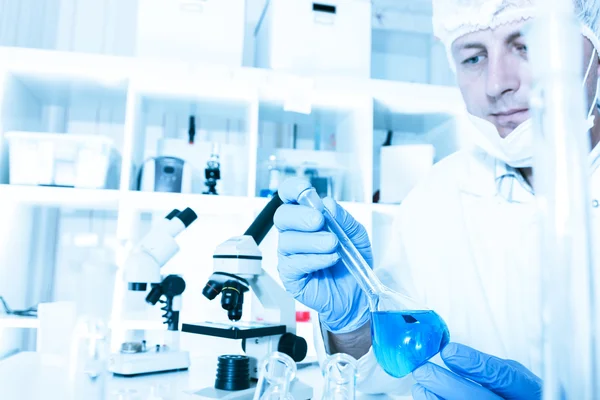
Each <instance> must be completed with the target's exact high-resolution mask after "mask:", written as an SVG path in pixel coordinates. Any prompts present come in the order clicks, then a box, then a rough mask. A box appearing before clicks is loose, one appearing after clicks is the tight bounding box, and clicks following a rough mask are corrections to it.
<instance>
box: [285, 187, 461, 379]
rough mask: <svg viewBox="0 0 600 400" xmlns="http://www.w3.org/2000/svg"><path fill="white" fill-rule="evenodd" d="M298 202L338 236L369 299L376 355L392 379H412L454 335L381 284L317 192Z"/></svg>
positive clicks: (344, 259)
mask: <svg viewBox="0 0 600 400" xmlns="http://www.w3.org/2000/svg"><path fill="white" fill-rule="evenodd" d="M297 202H298V204H302V205H305V206H309V207H312V208H314V209H315V210H317V211H319V212H321V213H323V216H324V217H325V223H326V227H327V229H328V230H329V231H330V232H332V233H333V234H335V235H336V236H337V238H338V240H339V243H340V245H339V246H338V252H339V254H340V257H341V260H342V262H343V263H344V265H345V266H346V268H347V269H348V271H349V272H350V273H351V274H352V276H353V277H354V278H355V279H356V281H357V282H358V285H359V286H360V288H361V289H362V290H363V291H364V292H365V294H366V295H367V298H368V302H369V309H370V311H371V336H372V342H373V351H374V352H375V357H376V358H377V362H378V363H379V365H381V367H382V368H383V369H384V370H385V371H386V372H387V373H388V374H389V375H391V376H394V377H397V378H401V377H403V376H406V375H408V374H409V373H411V372H412V371H414V370H415V369H416V368H418V367H419V366H421V365H422V364H424V363H425V362H426V361H427V360H429V359H430V358H431V357H433V356H434V355H436V354H437V353H438V352H440V351H441V350H442V349H443V348H444V347H445V346H446V344H448V342H449V341H450V334H449V332H448V327H447V326H446V323H445V322H444V321H443V320H442V318H441V317H440V316H439V315H438V314H436V313H435V312H434V311H430V310H427V309H426V308H424V307H422V306H421V305H419V304H418V303H417V302H415V301H414V300H413V299H411V298H409V297H407V296H404V295H402V294H400V293H396V292H394V291H392V290H390V289H388V288H387V287H385V286H384V285H383V284H382V283H381V281H380V280H379V278H377V276H376V275H375V273H374V272H373V270H372V269H371V267H370V266H369V264H368V263H367V262H366V261H365V259H364V258H363V257H362V255H361V254H360V252H359V251H358V250H357V249H356V247H355V246H354V244H352V241H351V240H350V239H349V238H348V236H347V235H346V233H345V232H344V230H343V229H342V227H341V226H340V225H339V224H338V222H337V221H336V220H335V217H334V216H333V215H332V214H331V212H330V211H329V210H328V209H327V208H326V207H325V206H324V204H323V202H322V201H321V199H320V198H319V195H318V194H317V192H316V191H315V189H314V188H309V189H306V190H305V191H303V192H302V193H300V195H299V196H298V199H297Z"/></svg>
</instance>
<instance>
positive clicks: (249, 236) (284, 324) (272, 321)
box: [181, 192, 313, 400]
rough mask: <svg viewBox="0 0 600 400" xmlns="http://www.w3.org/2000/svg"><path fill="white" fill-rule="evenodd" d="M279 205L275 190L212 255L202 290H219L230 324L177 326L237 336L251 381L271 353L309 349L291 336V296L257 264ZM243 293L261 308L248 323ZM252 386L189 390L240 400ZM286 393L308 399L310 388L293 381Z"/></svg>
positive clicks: (209, 293)
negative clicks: (244, 318)
mask: <svg viewBox="0 0 600 400" xmlns="http://www.w3.org/2000/svg"><path fill="white" fill-rule="evenodd" d="M281 204H282V201H281V199H280V198H279V195H278V194H277V192H275V194H274V195H273V197H272V199H271V200H270V201H269V203H268V204H267V205H266V206H265V208H264V209H263V210H262V211H261V212H260V214H259V215H258V216H257V217H256V219H255V220H254V222H253V223H252V224H251V225H250V227H249V228H248V229H247V230H246V232H245V233H244V235H243V236H237V237H233V238H231V239H229V240H227V241H225V242H224V243H222V244H221V245H219V246H218V247H217V248H216V250H215V252H214V254H213V267H214V268H213V274H212V275H211V276H210V278H209V280H208V283H207V284H206V286H205V287H204V289H203V291H202V293H203V295H204V296H205V297H206V298H207V299H209V300H214V299H215V298H216V297H217V296H218V295H219V294H221V306H222V308H223V309H224V310H225V311H226V312H227V316H228V318H229V320H230V321H231V322H232V323H231V324H219V323H213V322H204V323H197V324H192V323H189V324H188V323H184V324H182V327H181V331H182V332H187V333H193V334H199V335H208V336H214V337H221V338H227V339H238V340H241V341H242V349H243V351H244V353H245V354H246V356H248V357H249V378H251V379H252V380H257V379H258V374H259V370H258V369H259V366H260V362H261V361H262V360H263V359H265V358H266V357H267V356H269V355H270V354H271V353H273V352H275V351H278V352H281V353H285V354H287V355H289V356H290V357H291V358H292V359H293V360H294V361H295V362H300V361H302V360H303V359H304V358H305V357H306V353H307V350H308V346H307V344H306V340H304V339H303V338H301V337H298V336H296V335H295V333H296V312H295V300H294V299H293V298H292V297H291V296H290V295H289V294H288V293H287V292H286V291H285V290H284V289H283V288H282V287H281V286H280V285H279V284H278V283H277V282H276V281H275V280H274V279H273V278H272V277H271V276H270V275H269V274H267V273H266V272H265V270H264V269H262V266H261V263H262V253H261V251H260V249H259V248H258V246H259V245H260V243H261V242H262V240H263V239H264V238H265V236H267V233H268V232H269V230H270V229H271V227H272V226H273V216H274V215H275V211H276V210H277V208H279V206H280V205H281ZM246 293H251V294H253V296H254V297H253V300H258V302H259V303H260V306H261V307H258V306H259V304H256V303H253V304H252V307H251V319H250V322H244V321H241V322H240V320H241V319H242V308H243V304H244V294H246ZM222 357H234V356H222ZM222 357H220V359H221V358H222ZM218 375H219V371H217V376H218ZM217 380H218V379H217ZM254 390H255V387H254V386H252V385H251V387H250V388H248V389H241V390H229V391H228V390H222V389H217V388H214V387H209V388H204V389H202V390H200V391H198V392H195V393H194V394H195V395H198V396H200V397H201V398H206V399H242V400H243V399H252V397H253V394H254ZM290 393H291V394H292V395H293V396H294V398H295V399H296V400H307V399H310V398H312V395H313V392H312V388H311V387H310V386H307V385H305V384H304V383H302V382H300V381H299V380H297V379H296V380H294V382H293V383H292V386H291V391H290Z"/></svg>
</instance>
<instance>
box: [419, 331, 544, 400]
mask: <svg viewBox="0 0 600 400" xmlns="http://www.w3.org/2000/svg"><path fill="white" fill-rule="evenodd" d="M441 356H442V360H444V363H445V364H446V365H447V366H448V368H450V371H448V370H446V369H444V368H442V367H440V366H438V365H435V364H430V363H428V364H425V365H424V366H422V367H421V368H419V369H417V370H416V371H415V372H414V373H413V377H414V378H415V380H416V381H417V384H416V385H415V386H414V387H413V398H414V399H415V400H440V399H444V400H464V399H477V400H501V399H509V400H539V399H541V398H542V380H541V379H540V378H538V377H537V376H535V375H534V374H533V373H532V372H531V371H529V370H528V369H527V368H525V367H524V366H523V365H521V364H519V363H518V362H516V361H512V360H503V359H500V358H497V357H493V356H490V355H488V354H485V353H481V352H479V351H477V350H474V349H472V348H470V347H467V346H463V345H461V344H457V343H450V344H449V345H448V346H446V348H445V349H444V350H443V351H442V352H441Z"/></svg>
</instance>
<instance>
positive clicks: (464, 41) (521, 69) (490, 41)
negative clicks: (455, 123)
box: [452, 22, 600, 138]
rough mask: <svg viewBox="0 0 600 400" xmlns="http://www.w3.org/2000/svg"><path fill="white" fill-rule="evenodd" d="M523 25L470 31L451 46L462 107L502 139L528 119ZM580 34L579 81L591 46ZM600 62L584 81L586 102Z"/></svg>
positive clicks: (528, 87)
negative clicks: (485, 123) (488, 124)
mask: <svg viewBox="0 0 600 400" xmlns="http://www.w3.org/2000/svg"><path fill="white" fill-rule="evenodd" d="M525 23H526V22H515V23H513V24H507V25H502V26H500V27H498V28H496V29H493V30H492V29H487V30H484V31H478V32H473V33H470V34H467V35H465V36H462V37H460V38H459V39H457V40H456V41H455V42H454V43H453V44H452V55H453V57H454V62H455V64H456V76H457V81H458V86H459V88H460V90H461V92H462V95H463V98H464V100H465V103H466V105H467V109H468V110H469V112H470V113H471V114H473V115H475V116H477V117H480V118H483V119H486V120H488V121H489V122H491V123H492V124H494V125H495V126H496V128H497V129H498V132H499V133H500V136H501V137H503V138H504V137H506V136H508V134H509V133H511V132H512V131H513V130H514V129H515V128H516V127H517V126H519V125H520V124H521V123H522V122H524V121H525V120H527V119H528V118H529V117H530V114H529V96H530V93H531V85H532V75H531V68H530V65H529V61H528V57H527V43H526V42H525V37H524V36H522V34H521V30H522V28H523V27H524V25H525ZM582 38H583V43H584V61H583V64H584V70H583V71H582V79H583V74H584V73H585V70H586V69H587V67H588V64H589V61H590V57H591V54H592V50H593V47H592V44H591V43H590V41H589V40H587V39H586V38H585V37H583V36H582ZM599 65H600V63H599V62H598V59H597V58H596V59H595V64H594V65H593V66H592V69H591V71H590V75H589V78H588V80H587V82H586V95H587V100H588V104H589V103H590V102H591V101H592V100H593V97H594V95H595V91H596V82H597V81H598V68H599Z"/></svg>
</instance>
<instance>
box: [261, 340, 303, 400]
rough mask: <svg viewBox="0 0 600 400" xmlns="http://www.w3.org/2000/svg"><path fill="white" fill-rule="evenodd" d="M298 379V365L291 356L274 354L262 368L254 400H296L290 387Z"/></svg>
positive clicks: (265, 361)
mask: <svg viewBox="0 0 600 400" xmlns="http://www.w3.org/2000/svg"><path fill="white" fill-rule="evenodd" d="M295 377H296V363H295V362H294V360H292V359H291V358H290V356H288V355H286V354H283V353H279V352H277V351H276V352H273V353H271V354H270V355H269V357H267V358H265V359H264V360H263V362H262V363H261V366H260V372H259V377H258V384H257V385H256V392H254V400H294V397H293V396H292V394H291V393H290V387H291V385H292V382H293V380H294V379H295Z"/></svg>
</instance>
